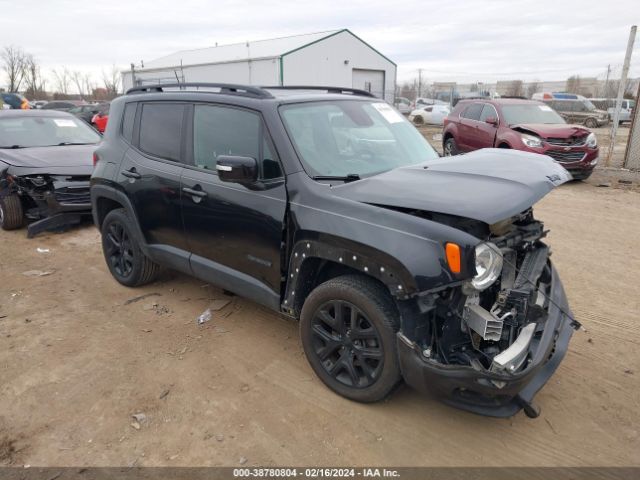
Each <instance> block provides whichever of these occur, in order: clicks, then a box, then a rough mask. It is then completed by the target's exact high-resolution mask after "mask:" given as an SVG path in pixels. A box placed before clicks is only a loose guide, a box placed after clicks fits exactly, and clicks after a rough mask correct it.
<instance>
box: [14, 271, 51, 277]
mask: <svg viewBox="0 0 640 480" xmlns="http://www.w3.org/2000/svg"><path fill="white" fill-rule="evenodd" d="M52 273H53V270H27V271H26V272H22V274H23V275H24V276H25V277H46V276H47V275H51V274H52Z"/></svg>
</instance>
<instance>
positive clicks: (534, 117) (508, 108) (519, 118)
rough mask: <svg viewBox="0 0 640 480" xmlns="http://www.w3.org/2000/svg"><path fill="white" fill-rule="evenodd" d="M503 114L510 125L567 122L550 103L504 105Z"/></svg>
mask: <svg viewBox="0 0 640 480" xmlns="http://www.w3.org/2000/svg"><path fill="white" fill-rule="evenodd" d="M502 115H503V116H504V120H505V122H506V123H507V124H508V125H517V124H519V123H566V122H565V121H564V120H563V118H562V117H561V116H560V115H558V114H557V113H556V112H555V110H553V109H552V108H551V107H550V106H548V105H538V104H535V105H524V104H522V105H502Z"/></svg>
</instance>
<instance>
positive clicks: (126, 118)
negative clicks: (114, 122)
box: [122, 103, 138, 143]
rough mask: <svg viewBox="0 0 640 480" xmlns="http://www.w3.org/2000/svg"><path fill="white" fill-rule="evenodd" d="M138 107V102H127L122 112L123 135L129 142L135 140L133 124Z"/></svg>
mask: <svg viewBox="0 0 640 480" xmlns="http://www.w3.org/2000/svg"><path fill="white" fill-rule="evenodd" d="M137 107H138V104H137V103H127V104H126V106H125V107H124V113H123V114H122V136H123V137H124V139H125V140H126V141H127V142H129V143H131V142H132V141H133V124H134V121H135V118H136V109H137Z"/></svg>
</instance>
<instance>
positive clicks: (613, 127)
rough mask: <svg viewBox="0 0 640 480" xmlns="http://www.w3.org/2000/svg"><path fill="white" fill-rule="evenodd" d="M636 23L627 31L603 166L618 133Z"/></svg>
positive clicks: (607, 163) (609, 159)
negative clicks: (627, 38)
mask: <svg viewBox="0 0 640 480" xmlns="http://www.w3.org/2000/svg"><path fill="white" fill-rule="evenodd" d="M637 29H638V27H637V26H636V25H634V26H632V27H631V31H630V32H629V43H627V53H625V56H624V65H623V66H622V75H621V76H620V85H618V96H617V97H616V109H615V112H614V114H613V125H611V137H610V138H609V152H608V153H607V160H606V161H605V167H608V166H609V163H611V158H612V157H613V150H614V147H615V145H616V133H618V122H619V120H620V109H621V108H622V96H623V95H624V90H625V88H626V86H627V75H628V74H629V64H630V63H631V54H632V53H633V43H634V42H635V41H636V30H637Z"/></svg>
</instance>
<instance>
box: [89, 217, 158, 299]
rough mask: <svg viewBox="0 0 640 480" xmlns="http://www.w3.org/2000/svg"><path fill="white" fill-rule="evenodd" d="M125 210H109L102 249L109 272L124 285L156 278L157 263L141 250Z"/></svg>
mask: <svg viewBox="0 0 640 480" xmlns="http://www.w3.org/2000/svg"><path fill="white" fill-rule="evenodd" d="M130 225H131V221H130V220H129V217H128V216H127V214H126V213H125V211H124V209H121V208H120V209H117V210H111V211H110V212H109V213H108V214H107V216H106V217H105V219H104V221H103V222H102V228H101V232H102V251H103V253H104V258H105V260H106V261H107V266H108V267H109V271H110V272H111V275H113V277H114V278H115V279H116V280H117V281H118V282H120V283H121V284H122V285H125V286H127V287H138V286H140V285H144V284H146V283H150V282H152V281H153V280H155V279H156V277H157V276H158V272H159V271H160V266H159V265H158V264H157V263H155V262H153V261H151V260H150V259H149V258H148V257H147V256H146V255H145V254H144V253H143V252H142V250H140V246H139V245H138V241H137V240H136V238H135V235H134V234H133V232H132V229H131V226H130Z"/></svg>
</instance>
